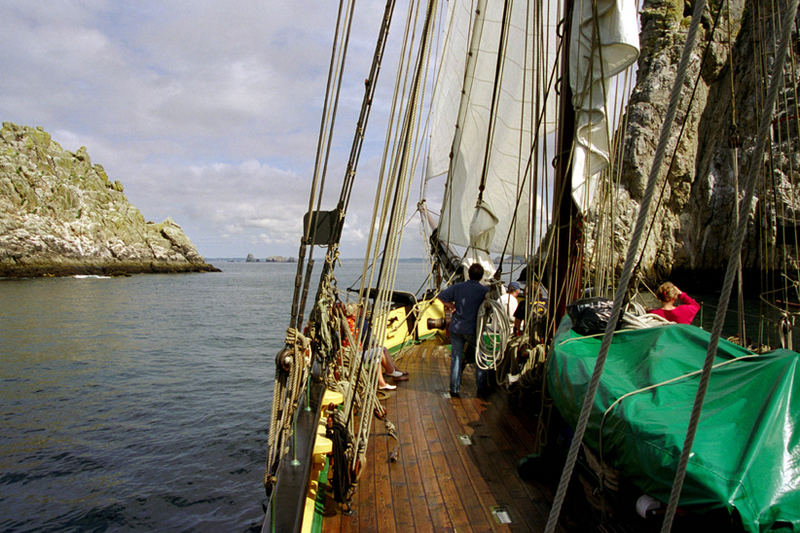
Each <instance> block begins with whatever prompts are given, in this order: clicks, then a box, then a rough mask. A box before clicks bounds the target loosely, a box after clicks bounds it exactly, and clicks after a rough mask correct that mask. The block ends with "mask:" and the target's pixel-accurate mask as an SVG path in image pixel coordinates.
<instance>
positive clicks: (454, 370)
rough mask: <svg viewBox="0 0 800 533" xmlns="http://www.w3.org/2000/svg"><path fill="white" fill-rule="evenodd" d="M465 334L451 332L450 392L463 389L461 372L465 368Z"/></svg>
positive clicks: (456, 392) (455, 392)
mask: <svg viewBox="0 0 800 533" xmlns="http://www.w3.org/2000/svg"><path fill="white" fill-rule="evenodd" d="M464 341H465V339H464V336H463V335H460V334H458V333H453V332H451V333H450V394H458V393H459V390H460V389H461V372H462V371H463V370H464Z"/></svg>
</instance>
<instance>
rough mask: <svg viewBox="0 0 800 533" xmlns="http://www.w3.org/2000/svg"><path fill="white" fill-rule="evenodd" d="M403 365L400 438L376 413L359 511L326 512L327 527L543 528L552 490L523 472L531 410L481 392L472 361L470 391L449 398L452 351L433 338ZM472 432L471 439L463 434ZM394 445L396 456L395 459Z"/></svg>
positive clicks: (391, 402) (392, 414)
mask: <svg viewBox="0 0 800 533" xmlns="http://www.w3.org/2000/svg"><path fill="white" fill-rule="evenodd" d="M399 366H400V367H401V368H403V369H404V370H407V371H408V372H409V380H408V381H404V382H400V383H399V384H398V388H397V390H396V391H393V392H391V394H390V398H389V399H388V400H385V401H384V402H383V403H384V405H385V406H386V407H387V415H388V418H389V419H390V420H391V421H393V422H394V423H395V424H396V425H397V432H398V437H399V443H397V442H396V441H394V439H391V438H390V437H388V436H387V435H386V430H385V427H384V424H383V422H382V421H379V420H375V421H374V422H373V425H372V436H371V440H370V448H371V451H370V453H369V454H368V456H369V460H368V461H367V464H366V467H365V471H364V472H363V473H362V476H361V481H360V483H359V488H358V492H359V494H357V495H356V497H355V499H354V505H353V508H354V511H355V514H354V515H353V516H351V517H337V519H335V520H330V519H327V520H326V521H325V523H324V525H323V531H387V532H394V531H406V530H416V531H542V530H543V529H544V524H545V522H546V519H547V510H548V509H549V499H550V498H551V497H552V495H551V494H550V491H549V490H548V489H546V488H543V487H540V486H538V485H535V484H531V483H528V482H525V481H522V480H521V479H520V478H519V476H518V474H517V472H516V464H517V461H518V460H519V459H520V458H521V457H523V456H524V455H526V454H528V453H530V451H531V449H532V447H533V444H534V434H535V432H534V429H535V426H533V425H532V424H533V421H534V420H535V418H534V417H533V416H531V413H526V412H524V410H523V411H519V410H511V409H510V408H509V405H508V403H509V402H508V400H507V398H506V396H505V394H504V393H502V392H496V393H495V394H494V395H492V397H491V398H490V399H489V401H485V400H481V399H478V398H475V380H474V368H473V367H472V366H470V367H468V368H467V370H466V371H465V373H464V379H463V383H462V389H461V390H462V397H461V398H457V399H449V398H444V397H443V395H442V393H443V392H445V391H446V390H447V389H448V382H449V352H448V351H447V349H446V348H443V347H440V346H435V345H434V344H432V343H424V344H421V345H418V346H414V347H411V348H410V349H408V351H407V352H406V353H405V354H404V356H403V357H402V359H401V361H400V362H399ZM390 381H391V380H390ZM465 434H466V435H469V436H470V437H471V438H472V441H473V442H472V444H471V445H466V446H465V445H463V444H461V443H460V441H459V440H458V435H465ZM395 446H398V451H399V453H398V461H397V462H396V463H391V462H390V455H391V452H392V450H393V449H394V448H395ZM363 492H368V493H369V494H361V493H363ZM541 500H546V501H541ZM494 506H503V507H504V508H505V509H506V510H507V511H508V514H509V515H510V517H511V519H512V523H511V524H500V523H498V521H497V520H496V519H495V516H494V515H493V514H492V512H491V510H490V509H491V508H492V507H494Z"/></svg>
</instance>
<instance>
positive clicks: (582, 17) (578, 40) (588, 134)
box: [569, 0, 639, 211]
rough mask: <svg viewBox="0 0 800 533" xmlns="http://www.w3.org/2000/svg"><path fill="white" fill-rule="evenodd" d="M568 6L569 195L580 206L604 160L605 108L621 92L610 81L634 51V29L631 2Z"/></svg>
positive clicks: (588, 1)
mask: <svg viewBox="0 0 800 533" xmlns="http://www.w3.org/2000/svg"><path fill="white" fill-rule="evenodd" d="M573 10H574V11H573V13H572V30H571V33H570V58H569V60H570V65H569V67H570V70H569V73H570V86H571V88H572V103H573V107H574V108H575V116H576V118H575V121H576V127H575V151H574V155H573V159H572V195H573V198H574V199H575V202H576V203H577V204H578V206H579V207H580V208H581V210H582V211H585V210H586V208H587V205H588V202H591V201H592V200H593V197H594V190H593V189H594V186H593V184H594V183H595V181H596V176H597V175H598V174H599V173H600V172H602V170H603V169H604V168H606V166H608V164H609V161H610V156H609V154H610V152H611V139H612V135H613V132H612V124H611V121H610V120H609V117H608V110H609V109H613V100H614V99H615V98H618V97H620V96H621V95H617V94H616V92H615V91H613V90H610V80H611V78H613V77H614V76H616V75H617V74H619V73H621V72H623V71H624V70H625V69H627V68H628V67H629V66H631V65H632V64H633V62H634V61H636V58H637V57H638V56H639V28H638V23H637V13H636V2H630V1H625V0H580V1H578V2H576V3H575V5H574V7H573ZM595 15H596V17H595Z"/></svg>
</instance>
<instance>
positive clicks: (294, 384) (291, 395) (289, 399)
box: [264, 328, 311, 490]
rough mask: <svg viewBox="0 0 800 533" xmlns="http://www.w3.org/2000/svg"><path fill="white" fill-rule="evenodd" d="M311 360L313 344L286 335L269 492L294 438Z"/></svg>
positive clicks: (268, 462)
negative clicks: (298, 409) (295, 419)
mask: <svg viewBox="0 0 800 533" xmlns="http://www.w3.org/2000/svg"><path fill="white" fill-rule="evenodd" d="M310 359H311V341H310V340H309V339H308V338H307V337H305V336H304V335H303V334H301V333H300V332H299V331H297V330H296V329H294V328H289V329H288V330H287V332H286V339H285V346H284V349H283V350H281V351H280V352H279V353H278V355H277V357H276V364H275V366H276V369H277V371H276V376H275V393H274V394H273V401H272V409H271V416H270V425H269V428H270V429H269V444H268V452H267V460H266V465H265V469H264V486H265V488H266V489H267V490H270V487H271V486H272V484H273V483H274V482H275V479H274V473H275V470H274V469H275V467H276V466H277V462H278V460H279V459H280V458H281V457H282V456H283V455H284V454H285V453H286V452H287V451H288V447H286V443H287V442H288V440H289V438H290V437H291V436H292V434H293V431H292V420H293V418H294V413H295V411H296V410H297V405H298V401H299V399H300V396H301V394H302V393H303V390H304V386H303V385H304V383H305V381H306V377H307V375H308V368H309V366H310V365H309V362H310Z"/></svg>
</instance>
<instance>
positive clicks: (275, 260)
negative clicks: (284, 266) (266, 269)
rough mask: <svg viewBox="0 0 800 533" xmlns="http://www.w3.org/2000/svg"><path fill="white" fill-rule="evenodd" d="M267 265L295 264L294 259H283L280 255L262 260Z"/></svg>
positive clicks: (295, 260)
mask: <svg viewBox="0 0 800 533" xmlns="http://www.w3.org/2000/svg"><path fill="white" fill-rule="evenodd" d="M264 261H266V262H267V263H297V259H295V258H294V257H283V256H280V255H271V256H269V257H267V258H266V259H264Z"/></svg>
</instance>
